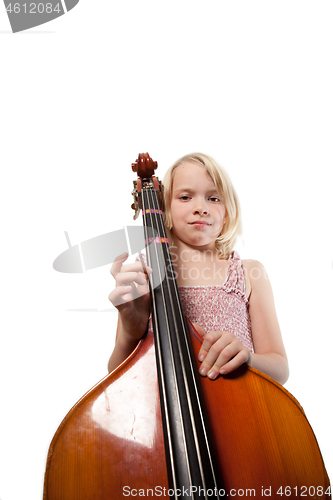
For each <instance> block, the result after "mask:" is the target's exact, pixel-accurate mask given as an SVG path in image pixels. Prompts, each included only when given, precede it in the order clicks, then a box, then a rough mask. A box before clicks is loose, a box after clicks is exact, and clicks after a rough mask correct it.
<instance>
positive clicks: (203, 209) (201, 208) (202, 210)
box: [193, 200, 209, 216]
mask: <svg viewBox="0 0 333 500" xmlns="http://www.w3.org/2000/svg"><path fill="white" fill-rule="evenodd" d="M193 213H194V214H199V215H200V216H202V215H208V213H209V212H208V207H207V205H206V203H205V202H204V201H202V200H200V201H199V200H198V202H197V204H196V207H195V209H194V211H193Z"/></svg>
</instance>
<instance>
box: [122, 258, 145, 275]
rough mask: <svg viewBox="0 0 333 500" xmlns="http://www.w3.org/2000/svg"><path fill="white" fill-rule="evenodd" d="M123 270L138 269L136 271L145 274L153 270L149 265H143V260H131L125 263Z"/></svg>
mask: <svg viewBox="0 0 333 500" xmlns="http://www.w3.org/2000/svg"><path fill="white" fill-rule="evenodd" d="M121 271H122V272H129V271H136V272H142V273H144V274H151V273H152V271H153V270H152V268H151V267H149V266H143V265H142V264H141V262H139V261H137V260H136V261H135V262H129V263H128V264H123V266H122V268H121ZM146 271H147V273H146Z"/></svg>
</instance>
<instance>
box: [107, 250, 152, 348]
mask: <svg viewBox="0 0 333 500" xmlns="http://www.w3.org/2000/svg"><path fill="white" fill-rule="evenodd" d="M127 258H128V254H127V253H124V254H122V255H119V257H117V258H116V259H115V261H114V263H113V264H112V267H111V274H112V276H113V277H114V279H115V281H116V287H115V289H114V290H113V291H112V292H111V293H110V295H109V300H110V301H111V302H112V304H113V305H114V306H115V307H116V308H117V309H118V311H119V314H120V318H121V335H122V336H123V337H124V336H125V337H127V338H128V339H129V340H130V341H132V342H133V341H135V340H136V341H138V340H139V339H140V338H141V337H142V336H143V335H144V334H145V332H146V330H147V325H148V319H149V313H150V296H149V285H148V276H147V274H150V273H151V272H152V269H151V268H150V267H148V266H145V269H144V267H143V264H142V263H141V262H140V261H135V262H132V263H130V264H125V261H126V260H127Z"/></svg>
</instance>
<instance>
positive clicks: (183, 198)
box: [179, 194, 190, 201]
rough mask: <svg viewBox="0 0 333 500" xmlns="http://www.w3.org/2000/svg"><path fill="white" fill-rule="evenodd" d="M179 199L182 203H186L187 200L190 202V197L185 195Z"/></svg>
mask: <svg viewBox="0 0 333 500" xmlns="http://www.w3.org/2000/svg"><path fill="white" fill-rule="evenodd" d="M179 199H180V200H183V201H187V200H190V196H187V195H186V194H184V195H183V196H179Z"/></svg>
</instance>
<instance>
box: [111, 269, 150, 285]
mask: <svg viewBox="0 0 333 500" xmlns="http://www.w3.org/2000/svg"><path fill="white" fill-rule="evenodd" d="M133 282H135V283H136V284H137V285H146V284H147V278H146V275H145V274H144V273H142V272H138V273H135V272H127V273H124V272H119V273H118V274H117V275H116V286H125V285H131V284H132V283H133Z"/></svg>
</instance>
